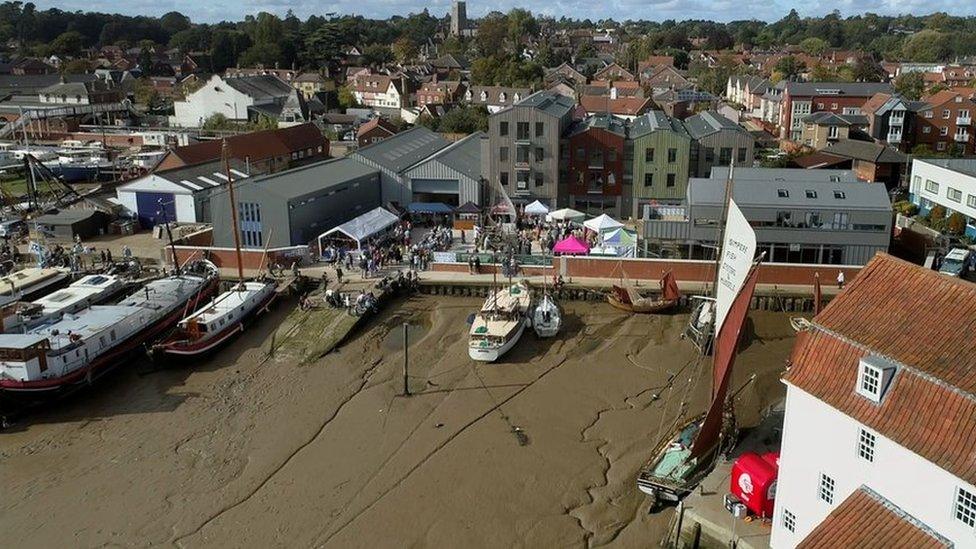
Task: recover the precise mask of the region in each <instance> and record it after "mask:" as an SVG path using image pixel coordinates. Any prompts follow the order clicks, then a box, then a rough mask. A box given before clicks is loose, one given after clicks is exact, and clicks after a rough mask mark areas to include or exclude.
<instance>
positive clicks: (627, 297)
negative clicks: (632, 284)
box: [607, 285, 679, 314]
mask: <svg viewBox="0 0 976 549" xmlns="http://www.w3.org/2000/svg"><path fill="white" fill-rule="evenodd" d="M607 301H608V302H609V303H610V305H613V306H614V307H616V308H618V309H620V310H622V311H627V312H628V313H641V314H653V313H663V312H667V311H670V310H671V309H674V308H675V307H677V305H678V301H679V300H678V299H663V298H662V299H654V298H650V297H643V296H641V295H640V294H638V293H637V292H636V291H635V290H633V289H631V288H624V287H621V286H616V285H614V287H613V292H611V293H610V294H609V295H608V296H607Z"/></svg>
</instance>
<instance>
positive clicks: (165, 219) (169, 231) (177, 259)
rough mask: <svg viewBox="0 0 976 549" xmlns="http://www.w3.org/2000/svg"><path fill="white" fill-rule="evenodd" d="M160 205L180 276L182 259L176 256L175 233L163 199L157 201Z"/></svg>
mask: <svg viewBox="0 0 976 549" xmlns="http://www.w3.org/2000/svg"><path fill="white" fill-rule="evenodd" d="M156 203H157V204H159V212H160V213H161V214H162V215H163V226H164V227H166V238H167V239H168V240H169V249H170V251H171V252H172V253H173V269H175V270H176V274H177V275H179V274H180V259H179V258H178V257H177V256H176V244H174V243H173V231H171V230H170V228H169V216H168V215H166V208H165V207H164V206H163V199H162V198H160V199H159V200H157V201H156ZM147 291H148V290H147Z"/></svg>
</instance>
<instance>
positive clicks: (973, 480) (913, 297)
mask: <svg viewBox="0 0 976 549" xmlns="http://www.w3.org/2000/svg"><path fill="white" fill-rule="evenodd" d="M825 274H826V273H825ZM974 310H976V286H974V285H973V284H972V283H969V282H965V281H960V280H958V279H952V278H949V277H946V276H943V275H940V274H939V273H937V272H935V271H932V270H929V269H924V268H922V267H919V266H917V265H912V264H910V263H907V262H905V261H902V260H900V259H895V258H893V257H891V256H888V255H886V254H880V255H878V256H876V257H874V258H873V259H872V260H871V261H870V262H869V263H868V264H867V265H866V266H865V267H864V269H862V270H861V272H860V273H859V274H858V276H857V277H856V278H855V279H854V280H853V282H851V283H850V284H849V285H848V287H847V288H845V289H844V291H843V292H841V293H840V295H838V296H837V297H836V298H834V300H833V301H831V302H830V304H829V305H828V306H827V307H826V308H825V309H824V310H823V311H822V312H821V313H820V314H819V315H817V316H816V317H815V318H814V319H813V320H812V321H811V323H810V326H809V327H808V328H806V329H804V330H801V331H800V332H799V333H798V334H797V339H796V344H795V345H794V347H793V352H792V355H791V357H790V360H789V362H788V364H789V367H788V370H787V373H786V374H785V375H784V376H783V382H784V383H785V384H786V414H785V419H784V424H783V436H782V449H781V453H780V458H779V475H778V482H777V489H776V504H775V509H774V513H773V517H774V518H773V528H772V535H771V539H770V545H771V547H773V548H775V549H792V548H794V547H913V548H915V547H933V548H935V547H973V546H974V543H976V542H974V539H976V467H974V466H973V464H974V461H973V454H974V452H976V443H974V440H973V438H972V437H971V436H970V435H971V433H972V432H973V423H974V420H976V383H974V381H976V378H974V377H973V375H972V372H973V371H974V370H976V346H974V341H976V340H974V339H973V337H972V333H971V331H969V330H965V329H961V328H960V327H962V326H968V325H971V324H972V319H973V311H974Z"/></svg>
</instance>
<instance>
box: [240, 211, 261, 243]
mask: <svg viewBox="0 0 976 549" xmlns="http://www.w3.org/2000/svg"><path fill="white" fill-rule="evenodd" d="M237 214H238V217H239V218H240V221H239V223H240V229H241V237H242V239H243V240H244V246H245V247H249V248H257V247H261V246H263V245H264V237H263V235H262V232H261V205H260V204H257V203H255V202H238V203H237Z"/></svg>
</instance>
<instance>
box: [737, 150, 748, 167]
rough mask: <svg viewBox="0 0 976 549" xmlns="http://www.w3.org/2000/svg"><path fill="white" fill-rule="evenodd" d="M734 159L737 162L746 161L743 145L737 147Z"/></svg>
mask: <svg viewBox="0 0 976 549" xmlns="http://www.w3.org/2000/svg"><path fill="white" fill-rule="evenodd" d="M735 161H736V162H738V163H740V164H741V163H743V162H745V161H746V148H745V147H739V150H738V152H737V154H736V156H735Z"/></svg>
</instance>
